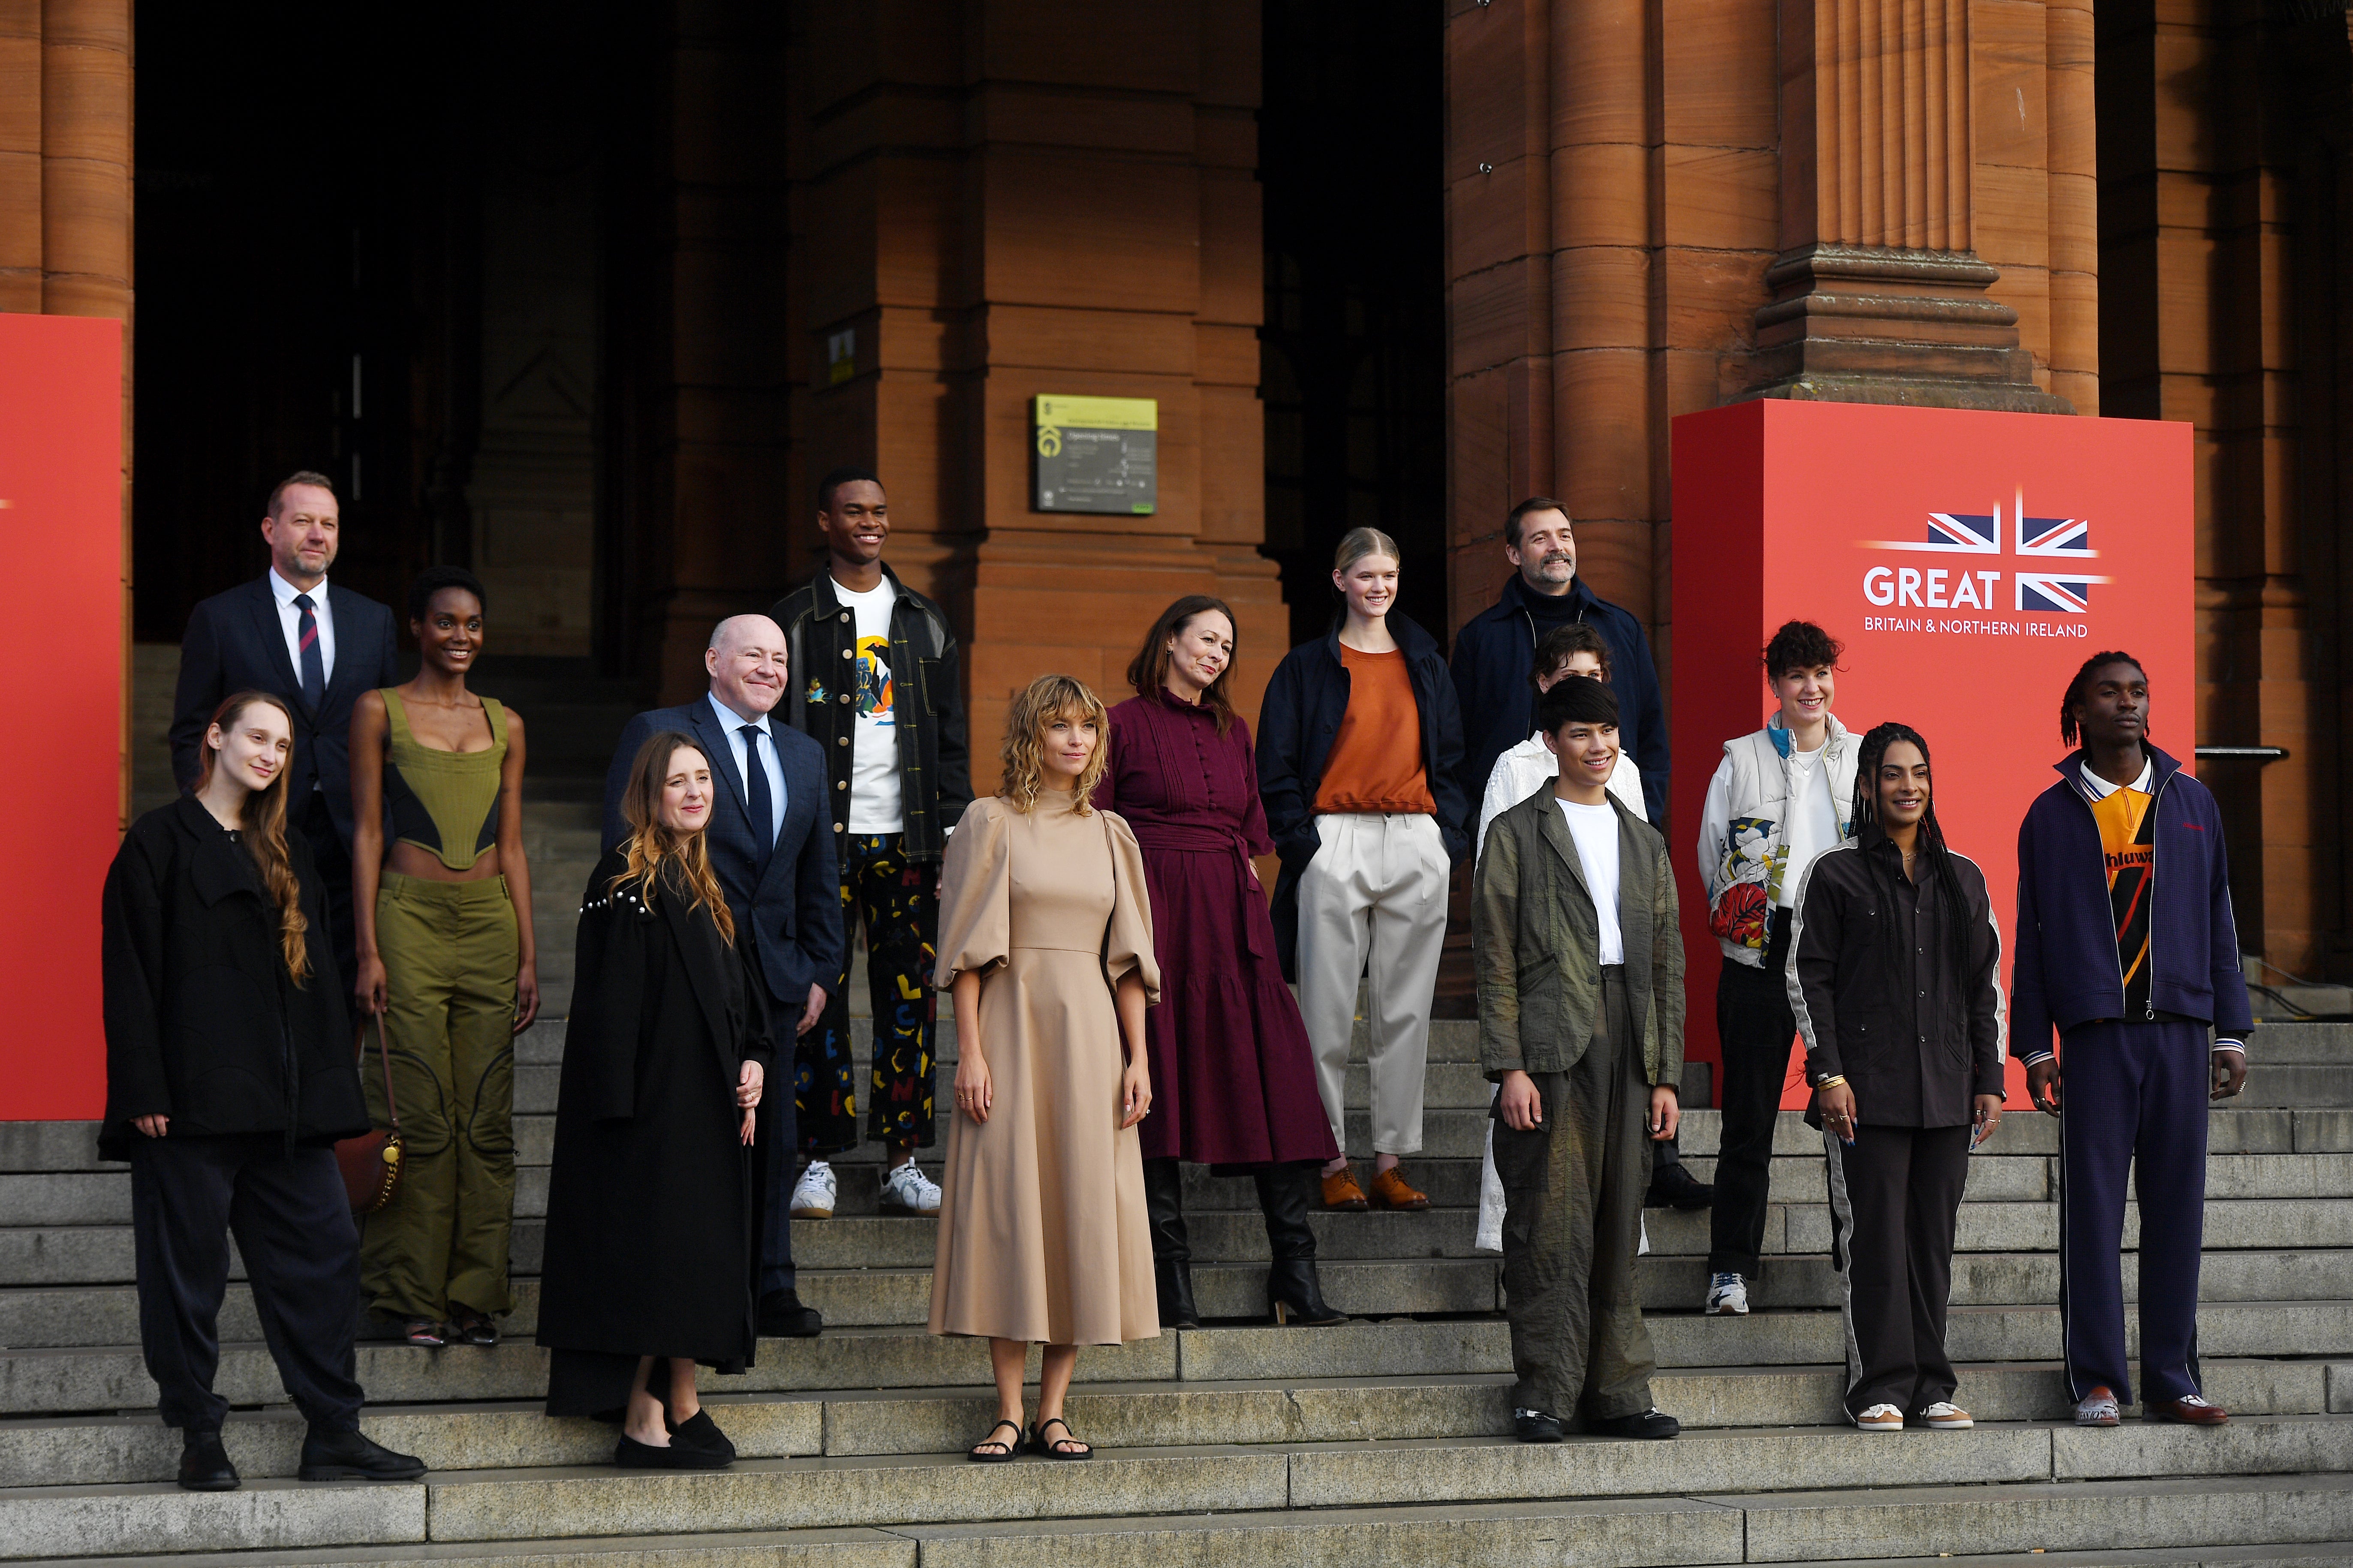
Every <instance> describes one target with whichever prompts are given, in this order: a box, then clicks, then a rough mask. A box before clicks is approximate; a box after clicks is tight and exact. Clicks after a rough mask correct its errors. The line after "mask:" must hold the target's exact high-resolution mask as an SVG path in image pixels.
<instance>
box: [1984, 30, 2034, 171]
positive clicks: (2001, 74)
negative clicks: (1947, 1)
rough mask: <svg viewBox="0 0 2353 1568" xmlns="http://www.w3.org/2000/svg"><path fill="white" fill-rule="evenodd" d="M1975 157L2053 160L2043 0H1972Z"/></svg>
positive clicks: (2015, 162) (2021, 162) (2023, 162)
mask: <svg viewBox="0 0 2353 1568" xmlns="http://www.w3.org/2000/svg"><path fill="white" fill-rule="evenodd" d="M1968 29H1969V31H1968V44H1969V56H1970V64H1971V79H1972V86H1973V89H1974V92H1975V108H1976V116H1975V120H1976V122H1975V124H1974V126H1973V127H1972V129H1973V131H1974V132H1975V142H1976V152H1975V156H1976V161H1977V162H1978V163H1980V164H1986V163H1998V164H2006V165H2010V166H2012V167H2020V168H2030V169H2041V168H2043V167H2045V166H2046V164H2047V163H2048V158H2049V154H2048V151H2047V149H2048V139H2049V114H2048V110H2047V108H2046V105H2045V99H2046V97H2047V88H2046V83H2047V80H2048V77H2049V66H2048V62H2047V55H2048V43H2047V33H2048V22H2047V19H2046V16H2045V14H2044V11H2043V5H2042V0H1970V5H1969V17H1968Z"/></svg>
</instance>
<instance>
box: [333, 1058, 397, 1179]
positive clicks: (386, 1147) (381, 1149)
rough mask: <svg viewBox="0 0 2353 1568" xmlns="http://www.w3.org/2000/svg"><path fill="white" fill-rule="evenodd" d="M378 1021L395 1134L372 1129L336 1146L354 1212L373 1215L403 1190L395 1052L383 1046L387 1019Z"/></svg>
mask: <svg viewBox="0 0 2353 1568" xmlns="http://www.w3.org/2000/svg"><path fill="white" fill-rule="evenodd" d="M369 1016H370V1017H371V1018H373V1019H375V1052H376V1058H377V1059H378V1060H379V1061H381V1062H383V1064H384V1108H385V1112H386V1113H387V1115H388V1116H389V1118H390V1120H391V1121H392V1131H389V1132H385V1131H378V1130H377V1129H375V1128H370V1129H369V1130H368V1131H365V1132H363V1133H361V1134H360V1135H359V1136H358V1137H356V1138H346V1139H343V1141H342V1142H338V1143H337V1144H336V1145H335V1163H336V1164H337V1165H339V1166H341V1167H342V1168H343V1191H344V1192H345V1193H346V1194H350V1197H351V1200H352V1213H353V1214H355V1215H363V1214H374V1213H375V1211H376V1210H378V1209H380V1208H382V1207H384V1205H386V1204H388V1203H390V1202H392V1199H393V1194H396V1193H397V1192H399V1191H400V1107H399V1106H398V1105H397V1104H396V1103H394V1101H393V1098H392V1050H391V1047H388V1046H386V1045H385V1043H384V1016H383V1015H382V1014H370V1015H369Z"/></svg>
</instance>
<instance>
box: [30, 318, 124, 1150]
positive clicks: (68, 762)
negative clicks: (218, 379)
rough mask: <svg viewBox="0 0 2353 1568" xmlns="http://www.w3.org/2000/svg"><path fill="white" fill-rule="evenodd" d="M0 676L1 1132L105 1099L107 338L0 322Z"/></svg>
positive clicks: (117, 554)
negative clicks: (2, 681)
mask: <svg viewBox="0 0 2353 1568" xmlns="http://www.w3.org/2000/svg"><path fill="white" fill-rule="evenodd" d="M0 539H5V542H6V550H7V559H8V573H7V576H6V579H5V582H6V585H7V593H6V597H7V599H8V601H9V602H10V604H11V605H13V608H10V609H7V610H5V612H0V669H5V670H6V671H8V689H9V690H10V691H11V692H12V693H13V694H14V698H15V700H14V701H12V702H11V703H10V707H11V708H12V709H13V710H15V711H16V714H17V715H18V716H19V719H20V720H21V721H24V722H25V723H26V724H27V725H29V728H28V729H27V730H26V740H27V741H30V742H33V743H32V744H31V746H30V748H29V749H26V747H23V746H20V747H19V761H18V764H17V765H16V766H15V767H12V768H7V769H0V820H5V821H7V822H9V823H11V824H13V825H14V827H15V831H14V832H13V833H12V834H11V836H10V837H11V840H12V842H11V844H10V847H9V854H8V860H9V877H8V888H7V892H8V896H7V897H6V898H5V900H0V996H5V997H6V998H7V999H8V1007H9V1017H8V1022H7V1026H6V1027H5V1028H0V1121H58V1120H82V1119H93V1118H95V1117H97V1116H98V1115H99V1114H100V1112H101V1111H102V1110H104V1109H105V1102H106V1037H105V1031H104V1029H103V1027H102V1026H101V1024H100V1010H99V1009H100V972H99V895H100V889H101V887H102V886H103V884H104V882H105V880H106V868H107V866H108V864H109V863H110V862H111V860H112V859H113V858H114V850H115V846H116V845H117V844H118V843H119V842H121V798H120V795H121V784H120V780H121V745H122V732H121V715H122V675H123V671H122V328H121V323H120V322H118V321H106V320H101V319H98V318H93V317H85V316H20V315H0Z"/></svg>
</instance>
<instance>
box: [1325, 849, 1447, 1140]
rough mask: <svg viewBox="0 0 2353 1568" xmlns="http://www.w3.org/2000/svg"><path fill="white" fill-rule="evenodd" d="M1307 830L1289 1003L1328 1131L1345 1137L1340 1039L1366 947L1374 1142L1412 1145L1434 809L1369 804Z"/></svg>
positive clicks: (1437, 931)
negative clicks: (1295, 1004)
mask: <svg viewBox="0 0 2353 1568" xmlns="http://www.w3.org/2000/svg"><path fill="white" fill-rule="evenodd" d="M1315 832H1316V837H1318V839H1320V840H1321V842H1322V847H1321V848H1319V849H1317V850H1316V852H1315V858H1314V859H1313V860H1310V861H1309V862H1308V863H1307V868H1306V870H1305V871H1304V872H1303V873H1302V874H1301V876H1300V879H1299V1011H1300V1013H1301V1015H1302V1016H1303V1017H1304V1018H1305V1020H1306V1024H1307V1038H1308V1040H1309V1041H1310V1043H1312V1044H1313V1045H1314V1047H1315V1087H1316V1089H1318V1090H1320V1091H1321V1092H1322V1094H1323V1096H1324V1114H1325V1115H1326V1116H1328V1117H1330V1118H1331V1120H1332V1141H1333V1142H1335V1143H1336V1144H1338V1145H1339V1146H1340V1148H1341V1149H1342V1150H1343V1151H1344V1152H1345V1150H1346V1149H1347V1147H1348V1142H1347V1108H1348V1039H1349V1036H1350V1035H1351V1034H1352V1033H1353V1032H1354V1030H1355V1028H1356V982H1357V980H1358V979H1359V978H1360V977H1362V976H1363V975H1364V974H1365V973H1366V969H1365V961H1366V957H1367V956H1369V957H1370V958H1371V960H1372V973H1371V984H1370V986H1369V997H1368V1000H1367V1002H1366V1020H1365V1021H1366V1025H1367V1026H1368V1028H1369V1032H1370V1034H1371V1037H1372V1048H1371V1052H1370V1059H1371V1067H1372V1089H1373V1094H1372V1100H1373V1149H1374V1151H1375V1152H1377V1153H1382V1154H1412V1153H1417V1152H1419V1151H1420V1149H1421V1100H1422V1073H1423V1069H1424V1068H1426V1067H1427V1066H1428V1064H1429V1060H1430V994H1431V993H1432V992H1433V991H1435V990H1436V989H1437V987H1438V960H1439V954H1440V951H1441V950H1442V949H1443V948H1444V947H1445V944H1446V889H1447V879H1448V872H1449V871H1450V870H1451V866H1450V863H1449V861H1448V859H1447V855H1446V844H1445V840H1444V839H1443V838H1442V837H1440V834H1439V831H1438V819H1437V818H1435V817H1432V816H1403V815H1399V816H1382V815H1380V814H1378V813H1372V812H1335V813H1333V814H1330V815H1328V816H1319V817H1317V818H1316V819H1315Z"/></svg>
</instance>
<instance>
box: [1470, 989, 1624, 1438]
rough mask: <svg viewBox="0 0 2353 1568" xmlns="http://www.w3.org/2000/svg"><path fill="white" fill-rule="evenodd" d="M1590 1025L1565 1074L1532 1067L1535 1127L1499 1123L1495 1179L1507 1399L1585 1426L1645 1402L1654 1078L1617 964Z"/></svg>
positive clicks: (1621, 1413) (1569, 1423)
mask: <svg viewBox="0 0 2353 1568" xmlns="http://www.w3.org/2000/svg"><path fill="white" fill-rule="evenodd" d="M1601 974H1602V984H1601V1003H1602V1006H1601V1012H1602V1016H1601V1018H1600V1020H1599V1024H1600V1027H1599V1028H1598V1029H1597V1030H1596V1031H1595V1034H1594V1039H1593V1043H1592V1044H1591V1045H1589V1046H1588V1047H1586V1049H1585V1055H1584V1056H1583V1057H1582V1058H1578V1060H1577V1065H1575V1066H1574V1067H1572V1068H1569V1069H1568V1070H1567V1072H1540V1073H1533V1074H1531V1075H1529V1076H1530V1077H1532V1078H1533V1079H1535V1086H1536V1092H1537V1094H1538V1096H1539V1097H1540V1098H1541V1100H1542V1101H1543V1110H1544V1121H1543V1124H1542V1125H1541V1126H1540V1127H1538V1128H1536V1129H1535V1130H1534V1131H1527V1132H1515V1131H1513V1130H1512V1128H1511V1127H1510V1126H1509V1125H1507V1124H1506V1123H1505V1122H1504V1121H1502V1120H1501V1119H1500V1118H1499V1119H1498V1120H1497V1121H1496V1122H1495V1174H1496V1175H1497V1176H1499V1177H1500V1178H1502V1180H1503V1184H1504V1316H1505V1317H1506V1318H1508V1319H1509V1320H1510V1321H1511V1325H1512V1369H1513V1371H1514V1372H1516V1373H1518V1374H1519V1384H1518V1386H1517V1387H1516V1388H1515V1389H1514V1393H1513V1395H1512V1403H1513V1404H1514V1405H1516V1406H1520V1407H1524V1408H1527V1409H1533V1410H1541V1411H1543V1412H1544V1413H1545V1414H1546V1415H1555V1416H1558V1417H1559V1418H1560V1420H1561V1421H1562V1422H1563V1423H1564V1424H1565V1425H1567V1426H1569V1427H1570V1428H1571V1429H1572V1430H1574V1429H1575V1427H1576V1426H1577V1423H1578V1422H1579V1421H1580V1420H1582V1421H1594V1420H1602V1421H1606V1420H1609V1419H1611V1418H1613V1417H1615V1416H1620V1415H1640V1414H1641V1413H1642V1412H1643V1411H1645V1410H1648V1409H1650V1408H1651V1373H1652V1371H1654V1370H1655V1369H1656V1366H1657V1361H1656V1358H1655V1357H1654V1356H1653V1355H1652V1353H1651V1331H1650V1330H1648V1329H1647V1328H1645V1327H1643V1325H1642V1309H1641V1304H1640V1302H1639V1301H1638V1300H1636V1298H1635V1294H1634V1254H1635V1251H1636V1249H1637V1248H1638V1247H1640V1246H1641V1236H1642V1194H1644V1193H1645V1192H1646V1191H1647V1190H1648V1189H1649V1187H1650V1183H1651V1151H1650V1146H1649V1130H1648V1127H1647V1126H1646V1123H1647V1122H1648V1121H1649V1120H1650V1113H1651V1086H1650V1085H1649V1084H1648V1083H1647V1082H1645V1081H1644V1080H1643V1078H1642V1047H1641V1043H1640V1042H1639V1041H1637V1040H1636V1039H1635V1038H1634V1030H1633V1016H1632V1009H1631V1007H1630V1005H1629V1003H1628V998H1627V995H1626V980H1625V971H1624V970H1623V969H1621V968H1620V967H1618V966H1616V965H1614V964H1613V965H1611V966H1610V967H1609V968H1606V969H1604V970H1603V971H1602V972H1601Z"/></svg>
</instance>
